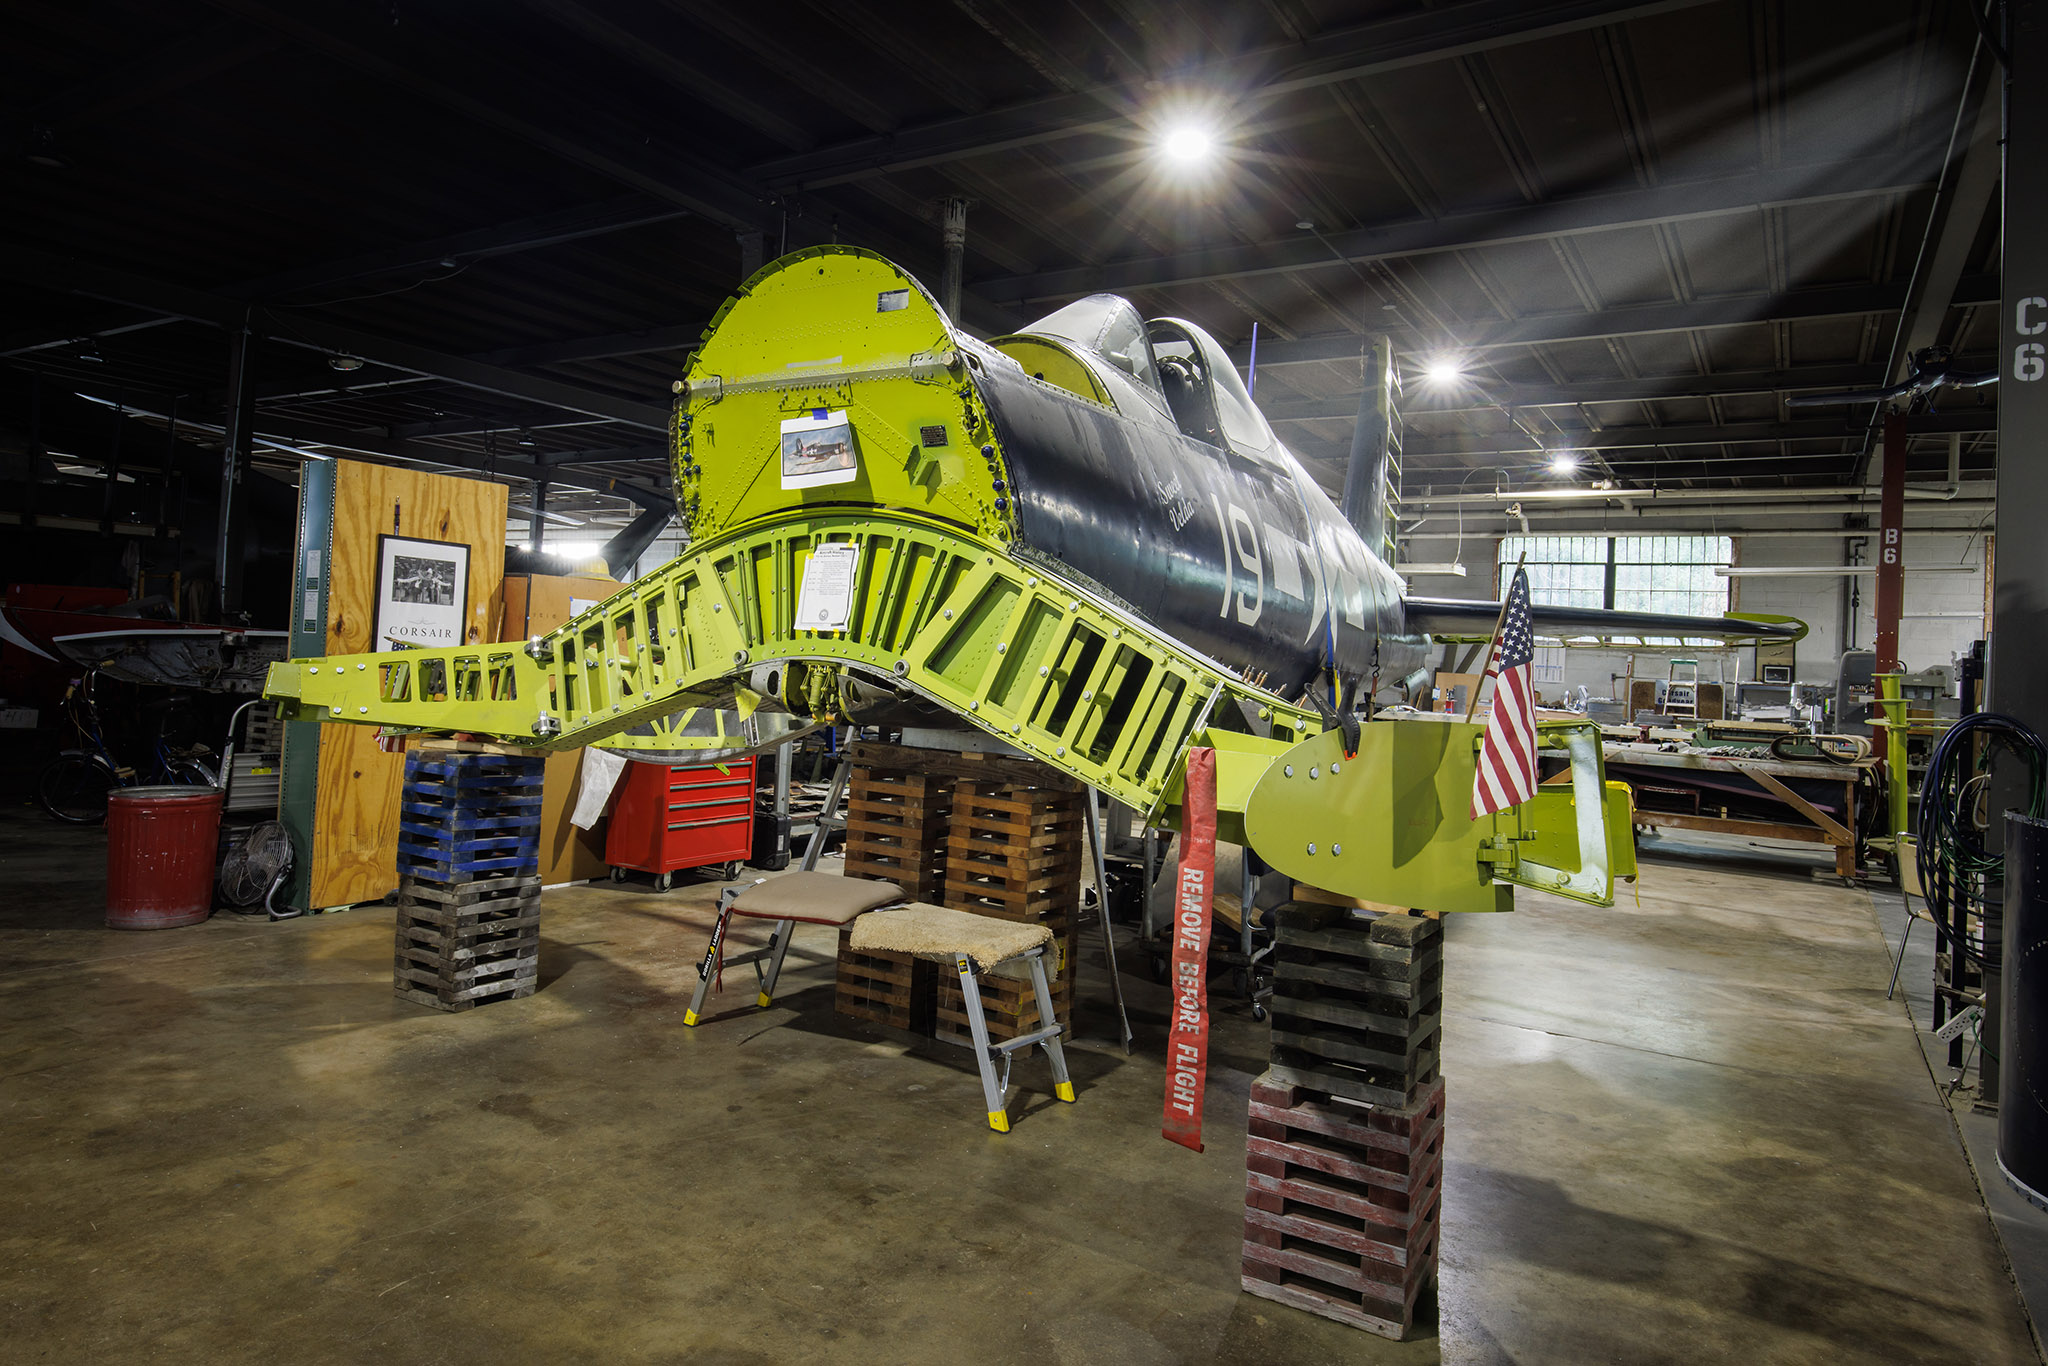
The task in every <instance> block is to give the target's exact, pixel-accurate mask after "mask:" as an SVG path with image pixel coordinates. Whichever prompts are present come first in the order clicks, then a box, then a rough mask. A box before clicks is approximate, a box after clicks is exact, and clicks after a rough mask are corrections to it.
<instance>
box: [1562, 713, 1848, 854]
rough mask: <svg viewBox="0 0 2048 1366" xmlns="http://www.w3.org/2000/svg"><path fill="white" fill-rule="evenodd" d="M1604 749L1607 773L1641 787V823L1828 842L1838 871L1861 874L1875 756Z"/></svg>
mask: <svg viewBox="0 0 2048 1366" xmlns="http://www.w3.org/2000/svg"><path fill="white" fill-rule="evenodd" d="M1603 749H1604V752H1605V755H1606V759H1607V776H1608V777H1609V778H1614V779H1619V780H1620V781H1622V782H1625V783H1627V784H1629V786H1630V787H1632V788H1633V789H1635V803H1636V809H1635V823H1636V824H1637V825H1638V826H1643V827H1647V828H1650V829H1673V830H1710V831H1713V832H1714V833H1716V834H1723V835H1753V836H1756V837H1758V838H1761V839H1775V840H1797V841H1800V842H1803V843H1807V844H1820V845H1826V846H1828V847H1829V848H1832V849H1833V850H1834V853H1835V871H1836V872H1837V873H1839V874H1840V875H1841V876H1843V877H1849V876H1851V875H1852V874H1854V873H1855V871H1856V863H1857V849H1856V830H1857V828H1858V824H1859V816H1858V810H1857V802H1858V797H1859V788H1860V787H1861V785H1862V783H1863V781H1864V780H1865V777H1866V775H1870V774H1873V773H1874V771H1875V770H1876V768H1877V761H1876V760H1874V759H1860V760H1857V761H1856V762H1854V763H1834V762H1830V761H1827V760H1818V759H1816V760H1798V759H1774V758H1772V757H1770V756H1769V755H1768V754H1715V753H1709V752H1704V751H1701V750H1697V749H1671V748H1667V747H1665V746H1661V745H1657V744H1654V743H1653V744H1643V743H1639V742H1629V741H1615V740H1610V741H1607V742H1606V744H1605V745H1604V746H1603Z"/></svg>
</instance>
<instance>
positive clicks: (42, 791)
mask: <svg viewBox="0 0 2048 1366" xmlns="http://www.w3.org/2000/svg"><path fill="white" fill-rule="evenodd" d="M94 677H95V675H94V674H92V673H87V674H86V675H85V677H84V678H83V679H80V680H77V681H75V682H73V683H72V685H71V686H70V687H69V688H67V689H65V692H64V704H63V709H64V715H65V718H66V719H67V720H69V721H70V722H71V724H72V727H73V728H74V729H76V730H77V731H78V734H79V738H80V739H82V740H83V741H84V742H85V743H84V745H83V746H82V747H79V748H74V749H67V750H64V751H63V752H62V753H60V754H58V756H57V757H56V758H54V759H52V760H51V761H50V762H49V763H48V764H46V765H44V766H43V771H42V772H41V773H40V774H38V775H37V777H36V801H37V802H38V803H39V804H40V805H41V806H42V808H43V810H45V811H47V812H48V813H49V814H50V815H51V817H53V818H54V819H56V820H60V821H64V822H66V823H68V824H72V825H97V824H99V823H100V822H102V821H104V820H105V819H106V818H107V797H108V794H110V793H111V792H113V791H114V789H115V788H120V787H146V786H203V787H218V786H219V785H220V775H219V774H218V773H217V772H216V771H215V770H214V769H213V768H211V767H210V766H208V765H207V764H206V763H205V761H204V760H203V759H201V758H200V757H199V756H201V755H203V754H207V753H210V751H209V750H208V749H207V748H206V746H204V745H197V746H193V747H191V748H189V749H186V748H178V747H175V746H173V745H171V744H170V743H169V742H168V741H166V740H165V739H164V725H163V723H161V722H160V723H159V724H158V726H157V733H156V736H155V738H154V739H153V741H152V751H153V752H152V754H151V756H150V759H151V766H150V767H149V768H148V769H147V770H146V771H145V770H138V769H135V768H133V767H130V766H129V765H126V764H123V763H121V762H120V761H119V760H118V759H116V758H115V757H114V752H113V750H112V749H111V748H110V747H109V746H108V744H107V739H106V728H105V726H104V725H103V724H102V723H101V721H100V714H99V707H98V705H97V704H96V703H95V702H94V700H93V679H94ZM177 701H178V699H176V698H172V699H171V700H170V701H169V702H166V703H163V704H161V709H168V708H169V707H170V706H173V705H175V704H176V703H177Z"/></svg>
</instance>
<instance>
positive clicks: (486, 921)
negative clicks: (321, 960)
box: [393, 742, 544, 1010]
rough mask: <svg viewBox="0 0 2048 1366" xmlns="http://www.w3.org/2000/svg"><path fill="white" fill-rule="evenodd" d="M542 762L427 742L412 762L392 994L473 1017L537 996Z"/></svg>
mask: <svg viewBox="0 0 2048 1366" xmlns="http://www.w3.org/2000/svg"><path fill="white" fill-rule="evenodd" d="M543 778H544V768H543V761H542V759H541V757H540V756H539V755H528V754H518V753H513V752H507V751H505V750H504V748H503V747H502V746H481V745H463V744H455V743H450V742H429V743H428V744H427V745H424V746H422V747H421V748H420V749H418V750H415V751H413V752H412V753H409V754H407V755H406V761H405V790H404V795H403V797H402V799H401V804H400V819H399V837H398V872H399V879H398V911H397V945H396V961H395V966H394V973H393V986H394V989H395V990H396V991H397V994H398V995H399V996H400V997H402V998H404V999H405V1000H408V1001H412V1002H415V1003H416V1004H419V1005H425V1006H433V1007H434V1008H435V1009H437V1010H467V1009H469V1008H470V1007H471V1006H476V1005H482V1004H484V1003H485V1002H487V1001H497V1000H509V999H514V998H517V997H520V996H528V995H531V994H532V993H533V989H534V978H535V975H536V974H537V972H538V971H539V967H540V811H541V784H542V781H543Z"/></svg>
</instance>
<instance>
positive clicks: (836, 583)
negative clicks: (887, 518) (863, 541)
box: [796, 541, 860, 631]
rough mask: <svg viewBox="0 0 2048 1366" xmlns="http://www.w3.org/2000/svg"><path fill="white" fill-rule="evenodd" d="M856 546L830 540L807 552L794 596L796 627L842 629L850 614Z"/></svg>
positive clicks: (856, 559) (805, 629)
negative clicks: (806, 559) (800, 578)
mask: <svg viewBox="0 0 2048 1366" xmlns="http://www.w3.org/2000/svg"><path fill="white" fill-rule="evenodd" d="M859 561H860V547H859V546H857V545H854V544H853V543H851V542H847V541H831V542H827V543H826V544H824V545H821V546H818V547H817V548H816V549H814V550H812V551H811V558H810V559H809V560H808V561H807V562H806V563H805V564H804V581H803V585H802V587H800V588H799V589H798V590H797V595H796V629H797V630H799V631H843V630H845V629H846V619H847V618H848V617H849V616H851V615H852V613H853V570H854V566H855V565H856V564H858V563H859Z"/></svg>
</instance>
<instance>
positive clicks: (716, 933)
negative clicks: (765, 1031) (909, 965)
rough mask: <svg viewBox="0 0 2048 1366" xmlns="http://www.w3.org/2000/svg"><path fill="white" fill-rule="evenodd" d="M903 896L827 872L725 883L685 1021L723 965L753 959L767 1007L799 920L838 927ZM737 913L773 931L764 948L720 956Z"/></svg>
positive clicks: (891, 886) (885, 885) (887, 886)
mask: <svg viewBox="0 0 2048 1366" xmlns="http://www.w3.org/2000/svg"><path fill="white" fill-rule="evenodd" d="M903 900H904V895H903V889H902V888H901V887H898V886H897V885H896V884H895V883H893V882H875V881H871V880H870V879H868V878H860V877H836V876H834V875H833V874H831V873H812V872H800V873H784V874H783V875H782V876H781V877H769V878H762V879H760V880H759V881H757V882H754V883H751V884H749V885H747V886H744V887H737V886H735V887H727V888H726V889H725V890H724V891H722V892H720V893H719V894H718V923H717V924H715V925H713V926H712V927H711V947H710V948H708V949H706V950H705V951H704V961H703V962H702V963H700V964H698V965H697V990H696V993H695V994H694V995H692V996H691V997H690V1008H689V1009H688V1010H687V1011H685V1012H684V1013H683V1023H684V1024H686V1025H694V1024H696V1023H697V1019H698V1017H699V1016H700V1015H701V1014H702V1013H703V1010H704V993H705V992H706V991H708V990H710V988H711V982H712V979H714V978H715V977H717V976H718V974H719V972H720V970H721V969H722V968H724V967H726V966H732V965H737V964H740V963H752V964H753V965H754V978H755V981H756V982H757V983H758V984H759V986H760V989H761V990H760V995H759V996H758V997H757V998H756V1004H758V1005H760V1006H762V1007H766V1006H768V1005H769V1004H770V1003H771V1002H773V1001H774V999H775V979H776V978H777V977H780V976H781V975H782V959H783V956H784V955H786V954H787V953H788V952H789V938H790V936H791V935H792V934H794V933H795V932H796V927H797V926H798V925H830V926H831V927H832V928H833V929H835V930H836V929H840V928H842V927H843V926H844V925H845V924H846V923H847V922H848V921H849V920H852V919H854V918H855V917H856V916H859V915H862V914H864V913H866V912H868V911H872V910H874V909H875V908H876V907H878V906H893V905H900V904H901V903H902V902H903ZM736 915H738V916H746V917H748V918H750V919H754V920H773V921H775V922H776V924H775V933H774V935H773V936H772V937H771V938H770V939H769V941H768V946H767V947H766V948H761V949H751V950H749V951H748V952H746V953H742V954H736V955H734V956H733V957H731V958H725V957H724V948H725V932H726V929H727V927H728V926H729V925H731V923H732V918H733V917H734V916H736ZM764 961H765V962H766V963H767V965H768V968H767V971H766V972H763V971H762V969H761V964H762V963H763V962H764Z"/></svg>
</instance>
